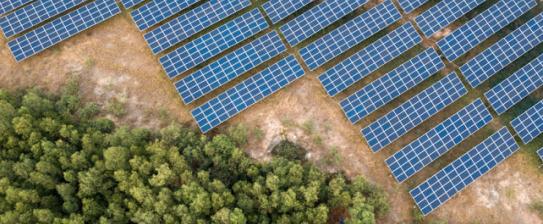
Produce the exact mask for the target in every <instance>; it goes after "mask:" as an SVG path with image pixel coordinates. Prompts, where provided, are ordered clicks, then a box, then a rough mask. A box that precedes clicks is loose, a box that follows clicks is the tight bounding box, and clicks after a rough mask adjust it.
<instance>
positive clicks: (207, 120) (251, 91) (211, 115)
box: [192, 56, 304, 133]
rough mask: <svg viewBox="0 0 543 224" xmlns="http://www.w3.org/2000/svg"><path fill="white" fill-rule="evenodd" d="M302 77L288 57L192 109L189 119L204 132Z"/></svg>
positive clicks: (297, 66) (301, 72)
mask: <svg viewBox="0 0 543 224" xmlns="http://www.w3.org/2000/svg"><path fill="white" fill-rule="evenodd" d="M303 75H304V70H303V68H302V67H301V66H300V64H299V63H298V61H296V59H295V58H294V56H289V57H287V58H285V59H282V60H281V61H279V62H277V63H275V64H273V65H271V66H270V67H268V68H267V69H265V70H263V71H261V72H260V73H258V74H256V75H254V76H252V77H250V78H248V79H246V80H245V81H243V82H241V83H240V84H238V85H236V86H235V87H233V88H231V89H229V90H227V91H226V92H224V93H222V94H220V95H219V96H217V97H215V98H213V99H212V100H210V101H208V102H207V103H205V104H203V105H202V106H200V107H198V108H196V109H194V110H193V111H192V116H193V117H194V119H195V120H196V122H197V123H198V126H199V127H200V130H202V132H204V133H205V132H208V131H209V130H211V129H213V128H214V127H217V126H218V125H219V124H221V123H223V122H224V121H226V120H228V119H230V118H232V117H233V116H234V115H236V114H238V113H240V112H241V111H243V110H245V109H247V108H248V107H250V106H252V105H253V104H255V103H258V102H259V101H261V100H263V99H264V98H266V97H268V96H270V95H271V94H273V93H275V92H277V91H278V90H280V89H282V88H283V87H285V86H287V85H289V84H290V83H292V82H293V81H294V80H296V79H298V78H300V77H302V76H303Z"/></svg>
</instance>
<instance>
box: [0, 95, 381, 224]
mask: <svg viewBox="0 0 543 224" xmlns="http://www.w3.org/2000/svg"><path fill="white" fill-rule="evenodd" d="M97 112H98V109H97V106H96V105H94V104H83V103H82V102H81V101H80V99H79V97H78V90H77V87H76V85H69V86H68V87H66V88H65V89H64V90H63V91H62V93H61V94H58V95H46V94H44V93H41V92H40V91H37V90H34V89H30V90H26V91H22V92H19V93H8V92H6V91H0V222H1V223H231V224H235V223H327V222H337V221H338V218H341V219H345V222H346V223H374V222H375V219H376V217H378V216H379V215H382V214H384V213H385V212H387V209H388V207H387V204H386V200H385V197H384V195H383V193H382V192H381V191H380V190H379V189H377V188H376V187H374V186H373V185H371V184H369V183H367V182H366V181H364V180H363V179H361V178H357V179H355V180H353V181H350V180H348V179H347V178H345V177H344V176H343V175H342V174H329V173H325V172H322V171H320V170H319V169H317V168H316V167H314V166H312V165H311V164H310V163H303V162H301V161H299V160H293V159H290V160H289V159H286V158H285V157H277V158H274V159H273V160H271V161H270V162H267V163H259V162H256V161H254V160H252V159H251V158H250V157H248V156H247V155H246V154H245V153H244V151H243V150H242V149H240V148H239V147H238V146H237V145H236V143H235V142H236V141H234V139H233V138H232V137H229V136H227V135H216V136H213V137H206V136H202V135H199V134H197V133H195V132H193V131H191V130H189V129H186V128H183V127H180V126H176V125H172V126H170V127H168V128H165V129H163V130H161V131H160V132H153V131H149V130H146V129H141V128H125V127H116V126H115V124H114V123H113V122H112V121H110V120H107V119H104V118H96V117H97V116H96V115H97ZM333 214H336V215H333Z"/></svg>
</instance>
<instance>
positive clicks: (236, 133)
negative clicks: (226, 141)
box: [226, 124, 249, 146]
mask: <svg viewBox="0 0 543 224" xmlns="http://www.w3.org/2000/svg"><path fill="white" fill-rule="evenodd" d="M248 133H249V131H248V130H247V127H245V125H243V124H237V125H235V126H232V127H229V128H228V129H227V130H226V134H227V135H228V136H230V137H231V138H232V139H233V140H234V142H236V144H238V145H239V146H243V145H245V144H247V139H248V138H247V137H248Z"/></svg>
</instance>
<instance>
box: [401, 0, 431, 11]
mask: <svg viewBox="0 0 543 224" xmlns="http://www.w3.org/2000/svg"><path fill="white" fill-rule="evenodd" d="M428 1H429V0H398V2H399V3H400V7H402V9H403V10H404V11H405V12H406V13H410V12H413V10H415V9H417V8H418V7H421V6H422V5H424V3H426V2H428Z"/></svg>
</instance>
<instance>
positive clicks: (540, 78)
mask: <svg viewBox="0 0 543 224" xmlns="http://www.w3.org/2000/svg"><path fill="white" fill-rule="evenodd" d="M541 71H543V54H542V55H539V56H538V57H537V58H536V59H534V60H532V61H531V62H530V63H528V64H527V65H525V66H524V67H522V68H521V69H520V70H518V71H516V72H515V73H514V74H513V75H511V76H509V77H508V78H507V79H505V80H503V81H502V82H501V83H499V84H498V85H496V86H494V87H493V88H492V89H490V90H488V91H487V92H486V93H485V97H486V98H487V99H488V101H490V104H491V105H492V108H494V111H496V113H498V114H503V113H505V112H506V111H507V110H509V109H510V108H511V107H513V106H514V105H515V104H517V103H518V102H520V101H521V100H522V99H524V98H526V97H527V96H528V95H530V94H531V93H532V92H534V91H536V90H537V89H538V88H540V87H541V86H542V85H543V73H542V72H541Z"/></svg>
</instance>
